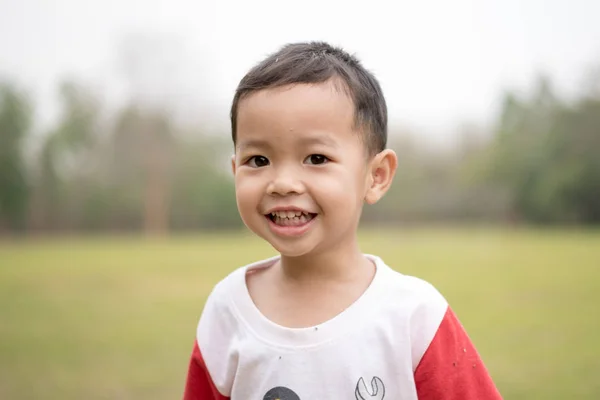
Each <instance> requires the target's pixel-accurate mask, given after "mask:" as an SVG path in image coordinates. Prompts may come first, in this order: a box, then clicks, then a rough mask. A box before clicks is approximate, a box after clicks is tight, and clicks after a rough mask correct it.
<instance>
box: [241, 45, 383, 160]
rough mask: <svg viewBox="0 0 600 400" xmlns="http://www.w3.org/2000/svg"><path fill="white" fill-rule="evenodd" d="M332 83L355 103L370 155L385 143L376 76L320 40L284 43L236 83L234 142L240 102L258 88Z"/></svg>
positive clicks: (356, 121)
mask: <svg viewBox="0 0 600 400" xmlns="http://www.w3.org/2000/svg"><path fill="white" fill-rule="evenodd" d="M328 81H332V82H334V84H335V85H336V88H337V89H338V90H340V91H341V92H342V93H344V94H345V95H347V96H348V97H349V98H350V99H351V100H352V103H353V106H354V128H355V130H356V131H357V132H359V133H360V134H361V135H362V136H363V141H364V144H365V145H366V148H367V151H368V152H369V154H370V155H374V154H377V153H379V152H380V151H382V150H384V149H385V147H386V144H387V119H388V116H387V105H386V102H385V98H384V96H383V91H382V90H381V87H380V86H379V82H377V80H376V79H375V77H374V76H373V75H372V74H371V73H370V72H369V71H367V70H366V69H365V68H364V67H363V66H362V65H361V63H360V61H359V60H358V59H357V58H355V57H354V56H352V55H350V54H348V53H347V52H345V51H344V50H342V49H340V48H336V47H333V46H331V45H329V44H327V43H323V42H312V43H295V44H288V45H286V46H283V47H282V48H281V49H280V50H279V51H277V52H275V53H273V54H271V55H270V56H268V57H267V58H266V59H264V60H263V61H262V62H260V63H259V64H258V65H256V66H255V67H254V68H252V69H251V70H250V71H249V72H248V73H247V74H246V76H244V78H243V79H242V80H241V82H240V83H239V85H238V87H237V90H236V92H235V96H234V98H233V104H232V106H231V134H232V138H233V143H234V144H235V143H236V142H237V128H238V115H237V114H238V107H239V104H240V101H241V100H243V99H244V98H245V97H247V96H249V95H251V94H252V93H255V92H257V91H259V90H265V89H273V88H278V87H284V86H289V85H295V84H319V83H325V82H328Z"/></svg>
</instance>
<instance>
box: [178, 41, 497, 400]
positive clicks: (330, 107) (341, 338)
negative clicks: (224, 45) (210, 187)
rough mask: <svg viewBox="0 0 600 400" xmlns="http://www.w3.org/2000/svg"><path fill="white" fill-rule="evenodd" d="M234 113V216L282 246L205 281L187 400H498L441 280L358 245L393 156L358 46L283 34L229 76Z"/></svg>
mask: <svg viewBox="0 0 600 400" xmlns="http://www.w3.org/2000/svg"><path fill="white" fill-rule="evenodd" d="M231 123H232V136H233V143H234V146H235V155H234V156H233V159H232V168H233V173H234V176H235V190H236V198H237V204H238V209H239V212H240V215H241V217H242V219H243V221H244V223H245V224H246V226H247V227H248V228H249V229H250V230H252V231H253V232H254V233H255V234H257V235H258V236H260V237H262V238H263V239H264V240H266V241H267V242H269V243H270V244H271V245H272V246H273V247H274V248H275V249H276V250H277V251H278V253H279V254H280V255H279V256H277V257H273V258H269V259H267V260H262V261H258V262H254V263H252V264H249V265H246V266H244V267H242V268H239V269H237V270H236V271H234V272H233V273H231V274H230V275H229V276H227V277H226V278H225V279H224V280H223V281H221V282H220V283H219V284H217V285H216V287H215V288H214V290H213V291H212V293H211V294H210V296H209V298H208V300H207V302H206V305H205V308H204V311H203V314H202V316H201V318H200V322H199V324H198V330H197V335H196V342H195V346H194V350H193V353H192V357H191V361H190V365H189V373H188V379H187V384H186V387H185V393H184V399H186V400H192V399H201V400H209V399H210V400H217V399H219V400H221V399H234V400H275V399H280V400H300V399H301V400H313V399H332V400H337V399H358V400H363V399H384V398H385V399H389V400H398V399H417V398H418V399H462V400H471V399H473V400H474V399H478V400H489V399H500V398H501V397H500V394H499V393H498V391H497V389H496V388H495V386H494V384H493V382H492V380H491V378H490V376H489V375H488V372H487V370H486V368H485V366H484V365H483V363H482V362H481V359H480V358H479V355H478V353H477V351H476V350H475V348H474V347H473V344H472V343H471V341H470V340H469V338H468V336H467V334H466V332H465V331H464V329H463V327H462V326H461V324H460V322H459V321H458V319H457V318H456V316H455V315H454V313H453V312H452V310H451V309H450V308H449V306H448V304H447V303H446V301H445V299H444V298H443V297H442V296H441V295H440V294H439V293H438V291H437V290H436V289H435V288H433V287H432V286H431V285H430V284H428V283H426V282H424V281H422V280H420V279H417V278H414V277H410V276H405V275H402V274H400V273H398V272H395V271H394V270H392V269H391V268H390V267H388V266H387V265H386V264H385V263H384V261H383V260H382V259H380V258H379V257H377V256H373V255H367V254H363V253H362V252H361V251H360V249H359V246H358V243H357V227H358V224H359V219H360V215H361V210H362V207H363V204H364V203H365V202H366V203H368V204H373V203H375V202H377V201H378V200H379V199H381V197H382V196H383V195H384V194H385V193H386V191H387V190H388V188H389V187H390V185H391V183H392V180H393V177H394V173H395V170H396V165H397V159H396V155H395V153H394V152H393V151H392V150H390V149H386V141H387V108H386V103H385V99H384V97H383V93H382V91H381V88H380V86H379V83H378V82H377V80H376V79H375V78H374V77H373V76H372V75H371V74H370V73H369V72H368V71H366V70H365V69H364V68H363V66H362V65H361V64H360V63H359V61H358V60H357V59H356V58H354V57H353V56H351V55H349V54H347V53H346V52H344V51H343V50H341V49H338V48H334V47H331V46H330V45H328V44H326V43H299V44H291V45H287V46H284V47H283V48H282V49H280V50H279V51H278V52H276V53H275V54H272V55H271V56H269V57H268V58H267V59H265V60H264V61H262V62H261V63H259V64H258V65H257V66H255V67H254V68H253V69H252V70H250V71H249V72H248V74H247V75H246V76H245V77H244V78H243V79H242V80H241V82H240V84H239V86H238V88H237V91H236V93H235V97H234V99H233V105H232V108H231Z"/></svg>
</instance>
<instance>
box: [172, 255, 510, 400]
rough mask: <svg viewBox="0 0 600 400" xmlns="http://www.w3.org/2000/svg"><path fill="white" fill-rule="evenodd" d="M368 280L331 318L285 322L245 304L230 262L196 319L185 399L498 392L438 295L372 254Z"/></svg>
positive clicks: (392, 398) (463, 399) (467, 398)
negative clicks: (299, 324)
mask: <svg viewBox="0 0 600 400" xmlns="http://www.w3.org/2000/svg"><path fill="white" fill-rule="evenodd" d="M368 257H369V258H370V259H371V260H373V261H374V263H375V265H376V272H375V277H374V278H373V281H372V282H371V285H370V286H369V287H368V289H367V290H366V291H365V292H364V294H363V295H362V296H361V297H360V298H359V299H358V300H357V301H356V302H354V303H353V304H352V305H351V306H350V307H348V308H347V309H346V310H345V311H344V312H342V313H341V314H339V315H337V316H336V317H335V318H333V319H331V320H329V321H327V322H324V323H323V324H321V325H318V326H314V327H310V328H300V329H291V328H285V327H282V326H280V325H277V324H275V323H273V322H271V321H270V320H268V319H267V318H265V317H264V316H263V315H262V314H261V313H260V311H259V310H258V309H257V308H256V306H255V305H254V303H253V301H252V299H251V298H250V295H249V293H248V289H247V286H246V279H245V278H246V273H247V272H248V270H251V269H257V268H269V267H270V266H272V265H273V264H274V263H275V261H277V259H278V258H277V257H273V258H270V259H267V260H263V261H260V262H256V263H253V264H250V265H247V266H245V267H242V268H239V269H237V270H235V271H234V272H232V273H231V274H230V275H229V276H227V277H226V278H225V279H224V280H222V281H221V282H220V283H218V284H217V285H216V286H215V288H214V290H213V291H212V293H211V294H210V296H209V298H208V299H207V302H206V305H205V308H204V311H203V313H202V316H201V318H200V322H199V324H198V330H197V335H196V341H195V345H194V349H193V352H192V356H191V360H190V365H189V372H188V377H187V383H186V386H185V392H184V396H183V397H184V399H185V400H224V399H234V400H276V399H279V400H314V399H335V400H338V399H339V400H343V399H348V400H364V399H378V400H382V399H386V400H400V399H402V400H403V399H407V400H408V399H436V400H440V399H442V400H446V399H456V400H458V399H460V400H475V399H477V400H492V399H501V396H500V394H499V392H498V390H497V389H496V387H495V385H494V383H493V382H492V380H491V378H490V376H489V374H488V371H487V369H486V367H485V366H484V364H483V363H482V361H481V359H480V357H479V355H478V353H477V351H476V349H475V347H474V346H473V344H472V343H471V340H470V339H469V337H468V336H467V333H466V332H465V330H464V329H463V327H462V325H461V324H460V322H459V321H458V319H457V318H456V316H455V314H454V313H453V312H452V310H451V309H450V307H449V306H448V303H447V302H446V300H445V299H444V298H443V297H442V295H441V294H440V293H439V292H438V291H437V290H436V289H435V288H434V287H433V286H432V285H430V284H429V283H427V282H425V281H423V280H421V279H418V278H415V277H411V276H406V275H402V274H400V273H398V272H396V271H394V270H392V269H391V268H390V267H388V266H387V265H386V264H385V263H384V262H383V261H382V260H381V259H380V258H379V257H376V256H372V255H368Z"/></svg>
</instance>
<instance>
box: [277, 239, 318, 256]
mask: <svg viewBox="0 0 600 400" xmlns="http://www.w3.org/2000/svg"><path fill="white" fill-rule="evenodd" d="M270 244H271V246H272V247H273V248H274V249H275V250H277V252H278V253H279V254H280V255H281V256H282V257H286V258H298V257H306V256H310V255H311V254H313V253H314V252H315V248H314V246H306V245H304V246H303V245H300V244H294V245H287V246H286V245H285V244H283V245H282V244H280V243H274V242H272V241H271V242H270Z"/></svg>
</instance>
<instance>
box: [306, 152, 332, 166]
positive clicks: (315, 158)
mask: <svg viewBox="0 0 600 400" xmlns="http://www.w3.org/2000/svg"><path fill="white" fill-rule="evenodd" d="M327 161H329V158H327V157H325V156H324V155H323V154H311V155H310V156H308V157H306V160H305V162H306V163H307V164H313V165H319V164H325V163H326V162H327Z"/></svg>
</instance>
